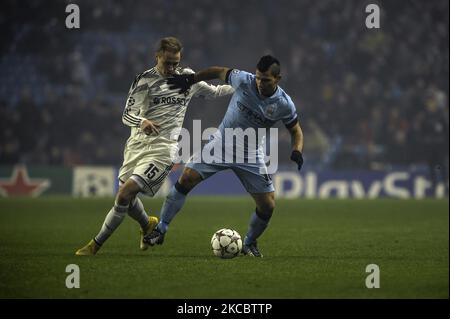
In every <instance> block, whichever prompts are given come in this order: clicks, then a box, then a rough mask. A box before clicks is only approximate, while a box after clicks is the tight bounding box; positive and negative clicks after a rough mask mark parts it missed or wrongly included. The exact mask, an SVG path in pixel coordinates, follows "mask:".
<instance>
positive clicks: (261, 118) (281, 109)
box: [214, 69, 298, 163]
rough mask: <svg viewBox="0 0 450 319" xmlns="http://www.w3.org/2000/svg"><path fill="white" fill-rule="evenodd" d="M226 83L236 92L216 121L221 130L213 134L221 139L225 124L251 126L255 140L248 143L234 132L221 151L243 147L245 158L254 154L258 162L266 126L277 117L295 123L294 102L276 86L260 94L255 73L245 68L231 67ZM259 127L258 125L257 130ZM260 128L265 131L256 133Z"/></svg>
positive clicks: (262, 154)
mask: <svg viewBox="0 0 450 319" xmlns="http://www.w3.org/2000/svg"><path fill="white" fill-rule="evenodd" d="M227 83H228V84H229V85H231V86H232V87H233V88H234V89H235V92H234V94H233V96H232V98H231V100H230V103H229V104H228V109H227V112H226V114H225V116H224V118H223V120H222V122H221V123H220V125H219V128H218V132H217V133H220V134H217V133H216V134H214V139H216V140H220V141H221V142H222V143H223V142H224V141H225V129H226V128H232V129H236V128H240V129H242V130H246V129H248V128H253V129H254V131H255V132H257V138H256V144H253V143H249V142H248V138H244V137H243V136H237V137H236V138H234V139H233V141H232V143H233V145H231V144H230V142H229V139H228V140H227V141H226V142H227V144H226V145H225V143H223V146H224V147H225V148H226V150H224V151H225V152H236V150H237V149H240V148H242V149H244V152H245V158H247V157H248V156H250V155H252V156H255V157H256V160H257V162H259V163H261V161H263V159H264V149H263V146H264V143H265V134H266V130H267V129H268V128H270V127H272V126H273V125H274V124H275V123H276V122H277V121H282V122H283V123H284V124H285V125H286V126H287V127H290V126H292V125H294V124H295V123H296V122H297V120H298V116H297V111H296V109H295V105H294V103H293V102H292V100H291V98H290V97H289V95H287V94H286V92H284V91H283V89H282V88H281V87H279V86H278V87H277V89H276V91H275V92H274V94H273V95H272V96H270V97H264V96H261V95H260V94H259V92H258V89H257V87H256V76H255V75H254V74H251V73H248V72H245V71H240V70H236V69H234V70H232V71H231V72H229V74H228V78H227ZM258 128H260V130H259V131H258ZM261 128H264V130H261ZM259 132H264V133H263V134H259ZM261 135H262V136H261Z"/></svg>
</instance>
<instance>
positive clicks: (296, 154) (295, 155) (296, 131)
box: [288, 121, 303, 170]
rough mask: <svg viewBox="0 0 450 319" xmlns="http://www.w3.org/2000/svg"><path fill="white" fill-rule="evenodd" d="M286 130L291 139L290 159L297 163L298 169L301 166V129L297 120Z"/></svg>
mask: <svg viewBox="0 0 450 319" xmlns="http://www.w3.org/2000/svg"><path fill="white" fill-rule="evenodd" d="M288 130H289V133H290V134H291V141H292V153H291V160H292V161H294V162H296V163H297V167H298V170H300V169H301V168H302V166H303V155H302V153H303V131H302V128H301V126H300V123H299V122H298V121H297V123H296V124H295V125H294V126H292V127H290V128H289V129H288Z"/></svg>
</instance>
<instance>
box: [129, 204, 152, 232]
mask: <svg viewBox="0 0 450 319" xmlns="http://www.w3.org/2000/svg"><path fill="white" fill-rule="evenodd" d="M128 215H129V216H130V217H131V218H133V219H134V220H135V221H137V222H138V223H139V225H141V228H142V229H146V228H147V226H148V215H147V213H146V212H145V210H144V204H142V201H141V200H140V198H139V197H137V196H136V197H135V199H134V201H133V202H132V203H131V204H130V209H128Z"/></svg>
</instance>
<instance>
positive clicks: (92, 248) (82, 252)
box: [75, 239, 101, 256]
mask: <svg viewBox="0 0 450 319" xmlns="http://www.w3.org/2000/svg"><path fill="white" fill-rule="evenodd" d="M100 247H101V246H99V245H97V243H96V242H95V241H94V240H93V239H92V240H91V241H90V242H89V243H88V244H87V245H86V246H84V247H83V248H80V249H78V250H77V252H76V253H75V255H77V256H94V255H95V254H96V253H97V252H98V251H99V249H100Z"/></svg>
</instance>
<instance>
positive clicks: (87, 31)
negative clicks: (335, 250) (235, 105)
mask: <svg viewBox="0 0 450 319" xmlns="http://www.w3.org/2000/svg"><path fill="white" fill-rule="evenodd" d="M370 2H371V3H377V4H379V5H380V7H381V9H382V11H381V29H370V30H369V29H367V28H366V27H365V18H366V15H367V14H366V13H365V6H366V4H367V3H369V2H368V1H366V2H365V1H357V0H345V1H340V0H324V1H322V0H321V1H310V0H308V1H287V0H282V1H268V0H249V1H237V0H230V1H221V2H219V1H208V0H200V1H170V0H149V1H144V0H139V1H138V0H128V1H119V0H115V1H103V0H100V1H87V0H84V1H44V0H27V1H14V0H7V1H2V10H1V13H0V26H1V27H0V30H1V31H0V32H1V33H2V42H1V58H0V66H1V74H0V83H1V89H0V126H1V131H0V164H13V163H17V162H25V163H30V164H31V163H32V164H51V165H53V164H55V165H56V164H63V165H76V164H114V165H120V163H121V161H122V151H123V143H124V142H125V140H126V138H127V137H128V134H129V130H128V128H127V127H125V126H124V125H123V124H122V122H121V114H122V111H123V106H124V103H125V99H126V94H127V92H128V88H129V86H130V84H131V83H132V81H133V78H134V76H135V75H136V74H137V73H140V72H142V71H143V70H146V69H148V68H150V67H152V66H153V65H154V44H155V43H156V42H157V40H158V39H159V38H161V37H164V36H168V35H173V36H177V37H178V38H179V39H180V40H181V41H182V42H183V44H184V47H185V50H184V53H183V61H182V64H183V65H184V66H190V67H192V68H193V69H195V70H199V69H201V68H204V67H207V66H210V65H221V66H228V67H235V68H240V69H244V70H247V71H251V72H253V71H254V69H255V64H256V62H257V60H258V59H259V57H260V56H261V55H263V54H266V53H271V54H273V55H275V56H276V57H278V58H279V60H280V61H281V63H282V75H283V79H282V82H281V86H282V87H283V88H284V89H285V90H286V91H287V92H288V93H289V94H290V95H291V96H292V97H293V99H294V102H295V103H296V106H297V109H298V111H299V114H300V116H301V123H302V126H303V128H304V132H305V143H306V144H305V156H306V159H307V163H306V164H309V165H311V166H317V167H319V168H361V169H367V168H370V169H376V168H381V169H382V168H385V167H391V166H392V165H411V164H420V163H426V162H427V160H430V155H429V154H433V156H436V158H438V159H439V160H441V157H443V158H444V161H445V158H447V157H446V156H447V154H448V73H449V51H448V43H449V36H448V30H449V29H448V22H449V21H448V1H447V0H433V1H425V0H423V1H422V0H417V1H411V0H405V1H370ZM67 3H77V4H78V5H79V7H80V11H81V28H80V29H73V30H69V29H67V28H66V27H65V18H66V15H67V13H65V6H66V4H67ZM226 106H227V99H222V100H220V101H203V100H193V101H192V103H191V106H190V108H189V109H188V112H187V117H186V121H185V126H186V128H188V129H189V128H190V126H191V125H192V120H193V119H201V120H202V127H203V128H206V127H209V126H217V125H218V124H219V122H220V120H221V118H222V115H223V114H224V113H225V110H226ZM279 138H280V142H279V146H280V161H282V162H283V161H285V162H288V154H289V142H290V139H289V136H288V133H287V131H285V130H280V133H279ZM308 159H310V160H309V161H308ZM308 162H309V163H308Z"/></svg>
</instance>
